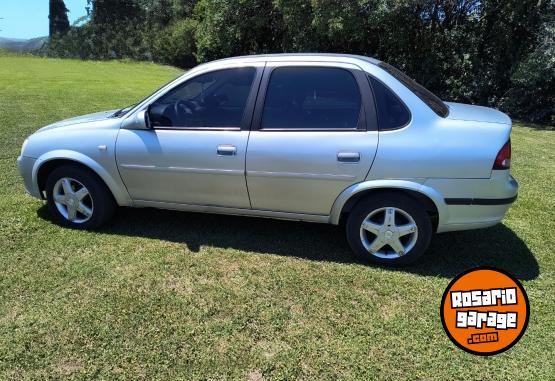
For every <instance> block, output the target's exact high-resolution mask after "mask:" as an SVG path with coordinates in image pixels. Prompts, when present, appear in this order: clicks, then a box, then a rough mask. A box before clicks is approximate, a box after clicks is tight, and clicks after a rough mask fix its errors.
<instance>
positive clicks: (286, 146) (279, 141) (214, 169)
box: [18, 54, 518, 266]
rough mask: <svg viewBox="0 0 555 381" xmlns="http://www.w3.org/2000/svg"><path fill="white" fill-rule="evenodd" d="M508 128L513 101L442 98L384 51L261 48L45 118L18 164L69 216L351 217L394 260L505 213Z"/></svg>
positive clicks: (92, 222) (385, 259)
mask: <svg viewBox="0 0 555 381" xmlns="http://www.w3.org/2000/svg"><path fill="white" fill-rule="evenodd" d="M510 133H511V120H510V119H509V118H508V117H507V115H505V114H503V113H501V112H499V111H496V110H493V109H490V108H485V107H479V106H470V105H464V104H458V103H448V102H442V101H441V100H440V99H439V98H438V97H437V96H435V95H434V94H432V93H431V92H430V91H428V90H426V89H425V88H424V87H422V86H421V85H419V84H418V83H416V82H415V81H413V80H412V79H410V78H409V77H407V76H406V75H405V74H403V73H402V72H400V71H399V70H397V69H395V68H394V67H392V66H390V65H388V64H386V63H384V62H380V61H378V60H375V59H372V58H367V57H362V56H351V55H333V54H281V55H259V56H247V57H236V58H230V59H224V60H219V61H214V62H210V63H207V64H204V65H200V66H197V67H195V68H194V69H192V70H190V71H188V72H187V73H185V74H184V75H183V76H181V77H179V78H177V79H176V80H174V81H172V82H171V83H169V84H168V85H166V86H164V87H163V88H161V89H160V90H158V91H156V92H155V93H154V94H152V95H150V96H149V97H147V98H146V99H145V100H143V101H141V102H140V103H138V104H136V105H134V106H131V107H127V108H124V109H121V110H118V111H115V110H113V111H106V112H101V113H96V114H91V115H86V116H82V117H78V118H73V119H68V120H65V121H62V122H58V123H55V124H52V125H49V126H46V127H44V128H41V129H40V130H38V131H37V132H35V133H34V134H32V135H31V136H30V137H29V138H28V139H27V140H25V142H24V143H23V147H22V149H21V156H20V157H19V158H18V165H19V170H20V173H21V176H22V177H23V179H24V182H25V187H26V189H27V191H28V192H29V193H30V194H31V195H33V196H35V197H38V198H41V199H45V200H46V201H47V203H48V206H49V208H50V210H51V212H52V216H53V219H54V220H55V221H57V222H58V223H61V224H64V225H67V226H70V227H74V228H84V229H92V228H97V227H99V226H100V225H102V224H104V223H105V222H107V221H108V220H109V219H110V217H111V216H112V214H113V213H114V211H115V209H116V207H117V206H134V207H154V208H164V209H178V210H186V211H193V212H210V213H226V214H237V215H245V216H258V217H271V218H282V219H291V220H301V221H310V222H321V223H330V224H334V225H338V224H339V223H340V221H345V228H346V234H347V240H348V242H349V244H350V246H351V248H352V250H353V252H354V253H355V254H356V255H357V256H358V257H360V258H362V259H364V260H367V261H371V262H375V263H379V264H382V265H392V266H394V265H405V264H409V263H411V262H414V261H415V260H416V259H418V258H419V257H420V256H422V254H424V252H425V251H426V249H427V248H428V246H429V244H430V240H431V237H432V235H433V233H436V232H437V233H442V232H448V231H454V230H465V229H475V228H483V227H487V226H492V225H495V224H497V223H498V222H499V221H500V220H501V219H502V218H503V216H504V215H505V212H506V211H507V209H508V208H509V206H510V204H511V203H512V202H513V201H514V200H515V199H516V196H517V188H518V184H517V182H516V181H515V180H514V178H513V177H512V176H511V175H510V173H509V167H510V157H511V146H510V140H509V135H510Z"/></svg>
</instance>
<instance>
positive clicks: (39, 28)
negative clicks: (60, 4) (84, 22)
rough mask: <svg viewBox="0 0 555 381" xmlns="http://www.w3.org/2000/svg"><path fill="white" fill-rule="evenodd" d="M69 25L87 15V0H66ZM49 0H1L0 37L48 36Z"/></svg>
mask: <svg viewBox="0 0 555 381" xmlns="http://www.w3.org/2000/svg"><path fill="white" fill-rule="evenodd" d="M64 1H65V4H66V7H67V9H69V12H68V14H67V16H68V18H69V23H70V24H73V22H74V21H75V20H77V19H78V18H79V17H81V16H84V15H86V14H87V11H86V10H85V6H86V5H87V0H64ZM48 4H49V0H0V37H9V38H33V37H42V36H47V35H48Z"/></svg>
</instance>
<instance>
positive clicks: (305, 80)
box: [246, 62, 378, 215]
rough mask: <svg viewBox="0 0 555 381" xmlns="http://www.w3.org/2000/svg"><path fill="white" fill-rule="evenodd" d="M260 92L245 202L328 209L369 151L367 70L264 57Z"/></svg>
mask: <svg viewBox="0 0 555 381" xmlns="http://www.w3.org/2000/svg"><path fill="white" fill-rule="evenodd" d="M260 94H261V97H260V98H259V100H258V101H257V105H256V111H255V118H254V121H253V127H254V128H253V131H252V132H251V135H250V139H249V146H248V150H247V160H246V171H247V185H248V188H249V194H250V198H251V204H252V208H253V209H262V210H273V211H283V212H292V213H302V214H316V215H329V214H330V211H331V208H332V205H333V203H334V201H335V199H336V198H337V196H338V195H339V194H340V193H341V192H342V191H343V190H344V189H345V188H347V187H349V186H350V185H352V184H354V183H357V182H361V181H363V180H364V179H365V177H366V175H367V173H368V171H369V170H370V167H371V165H372V161H373V159H374V156H375V154H376V149H377V144H378V131H377V128H376V117H375V108H374V106H373V99H372V93H371V91H370V87H369V84H368V80H367V78H366V75H365V74H364V72H363V71H362V70H361V69H359V68H358V67H356V66H354V65H347V64H316V63H306V64H301V63H295V64H293V63H291V64H287V63H273V64H272V63H270V62H268V63H267V64H266V70H265V71H264V77H263V79H262V84H261V88H260Z"/></svg>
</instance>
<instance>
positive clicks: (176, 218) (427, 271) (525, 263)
mask: <svg viewBox="0 0 555 381" xmlns="http://www.w3.org/2000/svg"><path fill="white" fill-rule="evenodd" d="M37 214H38V215H39V217H41V218H43V219H47V220H50V215H49V212H48V208H47V207H46V206H43V207H42V208H40V209H39V210H38V212H37ZM99 232H100V233H103V234H116V235H121V236H129V237H146V238H151V239H159V240H163V241H170V242H175V243H180V244H184V245H186V247H187V248H188V249H189V250H190V251H191V252H198V251H200V249H201V247H203V246H209V247H215V248H221V249H222V250H225V249H236V250H241V251H246V252H254V253H257V254H273V255H282V256H291V257H299V258H304V259H308V260H315V261H333V262H338V263H360V262H359V261H357V260H356V259H353V258H352V257H351V255H350V249H349V247H348V244H347V241H346V239H345V234H344V230H343V227H337V226H332V225H326V224H312V223H304V222H296V221H284V220H271V219H265V218H253V217H238V216H226V215H212V214H203V213H187V212H178V211H169V210H158V209H149V208H146V209H134V208H120V209H119V210H118V213H117V214H116V216H115V218H114V220H113V222H112V223H110V224H109V225H108V226H106V227H104V228H102V229H101V230H100V231H99ZM486 265H487V266H493V267H497V268H501V269H504V270H506V271H508V272H509V273H511V274H513V275H514V276H516V277H517V278H519V279H522V280H530V279H534V278H536V277H537V276H538V275H539V266H538V262H537V261H536V259H535V258H534V255H533V254H532V252H531V251H530V249H528V247H527V246H526V244H525V243H524V242H523V241H522V239H520V238H519V237H518V236H517V235H516V234H515V233H514V232H513V231H512V230H511V229H509V228H508V227H506V226H505V225H503V224H498V225H496V226H494V227H492V228H488V229H480V230H472V231H464V232H453V233H446V234H438V235H436V236H435V237H434V239H433V240H432V244H431V246H430V249H429V250H428V252H427V253H426V254H425V256H424V257H423V258H421V260H420V261H419V262H418V263H416V264H415V265H412V266H410V267H404V268H401V269H396V270H393V271H404V272H410V273H416V274H421V275H429V276H440V277H445V278H453V277H454V276H456V275H457V274H459V273H461V272H462V271H464V270H466V269H469V268H471V267H476V266H486Z"/></svg>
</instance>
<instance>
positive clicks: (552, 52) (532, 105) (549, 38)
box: [500, 22, 555, 125]
mask: <svg viewBox="0 0 555 381" xmlns="http://www.w3.org/2000/svg"><path fill="white" fill-rule="evenodd" d="M500 107H501V108H502V109H503V110H504V111H506V112H508V113H510V114H511V115H512V116H514V117H516V118H519V119H523V120H529V121H532V122H536V123H546V124H550V125H555V23H554V22H551V23H546V24H545V25H544V29H543V30H542V33H541V43H540V44H539V45H538V46H537V47H536V49H535V50H534V51H533V52H532V53H531V54H530V55H529V56H528V57H527V58H526V59H525V60H524V61H522V62H521V63H520V64H519V65H518V67H517V69H516V70H515V72H514V74H513V75H512V77H511V89H510V90H509V91H508V92H507V93H506V94H505V96H504V97H503V98H502V99H501V101H500Z"/></svg>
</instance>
